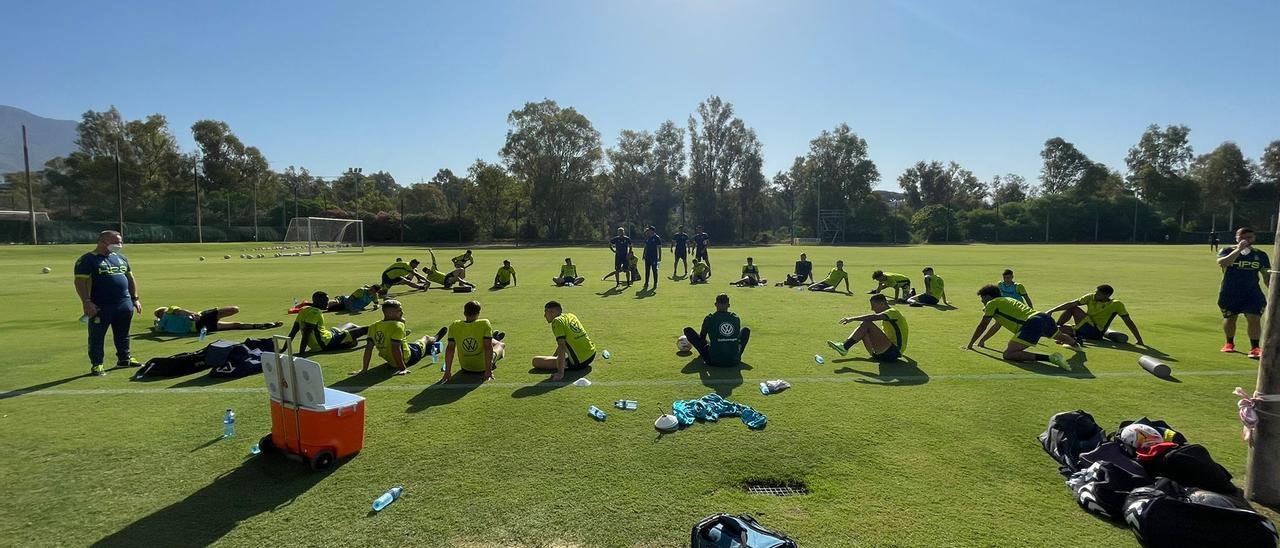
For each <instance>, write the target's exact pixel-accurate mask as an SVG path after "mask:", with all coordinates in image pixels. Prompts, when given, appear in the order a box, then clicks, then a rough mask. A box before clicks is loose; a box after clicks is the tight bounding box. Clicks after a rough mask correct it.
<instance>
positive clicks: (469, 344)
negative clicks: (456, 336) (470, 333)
mask: <svg viewBox="0 0 1280 548" xmlns="http://www.w3.org/2000/svg"><path fill="white" fill-rule="evenodd" d="M479 346H480V345H479V344H478V343H476V340H475V339H474V338H471V337H467V338H465V339H462V349H463V350H466V351H467V352H475V351H476V348H478V347H479Z"/></svg>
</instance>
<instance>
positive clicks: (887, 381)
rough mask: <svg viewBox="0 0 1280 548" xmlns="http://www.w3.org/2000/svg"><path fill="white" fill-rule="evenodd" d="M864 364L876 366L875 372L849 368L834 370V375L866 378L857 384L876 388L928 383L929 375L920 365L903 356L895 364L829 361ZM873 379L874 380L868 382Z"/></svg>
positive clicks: (858, 359) (873, 361)
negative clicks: (875, 386) (852, 375)
mask: <svg viewBox="0 0 1280 548" xmlns="http://www.w3.org/2000/svg"><path fill="white" fill-rule="evenodd" d="M850 361H855V362H866V363H868V364H875V365H876V366H878V369H877V371H876V372H874V373H873V372H871V371H861V370H858V369H854V368H852V367H849V366H845V367H842V368H840V369H836V370H835V372H836V373H856V374H859V375H862V376H864V377H867V378H866V379H858V380H857V382H859V383H862V384H874V385H877V386H916V385H921V384H924V383H927V382H929V374H928V373H925V372H924V370H923V369H920V365H919V364H917V363H916V361H915V360H913V359H911V358H909V357H906V356H903V357H902V358H900V359H899V360H898V361H895V362H882V361H879V360H876V359H873V358H846V359H839V360H831V362H832V363H845V362H850ZM868 379H875V380H868Z"/></svg>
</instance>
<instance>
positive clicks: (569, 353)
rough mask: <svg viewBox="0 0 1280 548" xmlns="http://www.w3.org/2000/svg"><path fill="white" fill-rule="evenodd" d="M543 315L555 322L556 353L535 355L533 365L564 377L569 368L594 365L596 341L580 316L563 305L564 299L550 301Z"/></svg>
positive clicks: (553, 375) (555, 375) (558, 377)
mask: <svg viewBox="0 0 1280 548" xmlns="http://www.w3.org/2000/svg"><path fill="white" fill-rule="evenodd" d="M542 317H543V318H545V319H546V320H547V323H549V324H551V334H552V335H554V336H555V338H556V352H555V355H554V356H534V357H533V367H534V368H535V369H542V370H545V371H555V373H554V374H552V375H551V380H553V381H558V380H560V379H563V378H564V371H565V370H566V369H582V368H584V367H587V366H589V365H591V360H594V359H595V358H596V345H595V343H593V342H591V337H589V336H587V330H586V328H585V327H582V322H580V321H578V317H577V316H574V315H573V314H569V313H567V312H565V311H564V309H563V308H561V307H560V303H558V302H555V301H551V302H548V303H547V305H546V306H545V307H543V310H542Z"/></svg>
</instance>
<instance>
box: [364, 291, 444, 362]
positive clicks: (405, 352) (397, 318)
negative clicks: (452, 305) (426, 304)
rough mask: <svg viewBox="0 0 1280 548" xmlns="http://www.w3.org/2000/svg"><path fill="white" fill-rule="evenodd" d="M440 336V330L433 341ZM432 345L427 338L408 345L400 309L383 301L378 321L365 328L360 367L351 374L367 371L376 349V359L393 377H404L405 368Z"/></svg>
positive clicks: (392, 303)
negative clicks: (383, 362) (380, 318)
mask: <svg viewBox="0 0 1280 548" xmlns="http://www.w3.org/2000/svg"><path fill="white" fill-rule="evenodd" d="M443 333H444V330H443V329H441V330H440V334H437V335H436V337H437V338H439V337H441V336H442V335H443ZM435 342H436V339H433V338H431V337H422V338H420V339H418V340H416V341H413V342H409V330H408V329H406V328H405V322H404V310H403V309H402V308H401V307H400V301H397V300H395V299H387V300H385V301H382V320H379V321H377V322H374V324H373V325H371V326H369V339H368V341H367V342H366V343H365V346H364V367H362V368H361V369H360V370H359V371H352V372H351V374H352V375H359V374H361V373H364V372H365V371H368V370H369V362H370V361H371V360H372V359H373V350H374V348H377V349H378V356H380V357H382V359H384V360H386V361H387V364H388V365H390V366H391V367H393V368H395V370H396V373H395V374H397V375H407V374H409V367H411V366H413V365H414V364H416V363H418V362H420V361H422V358H423V356H426V355H427V349H428V348H430V347H431V345H432V344H435Z"/></svg>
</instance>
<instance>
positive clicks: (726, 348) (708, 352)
mask: <svg viewBox="0 0 1280 548" xmlns="http://www.w3.org/2000/svg"><path fill="white" fill-rule="evenodd" d="M684 336H685V338H686V339H688V340H689V344H691V345H693V348H694V349H696V350H697V351H698V356H700V357H701V358H702V363H705V364H707V365H710V366H712V367H738V366H739V365H741V364H742V353H743V352H745V351H746V350H747V343H748V342H749V341H750V340H751V328H750V327H742V320H740V319H738V315H737V314H734V313H733V312H729V296H728V295H725V294H724V293H721V294H719V295H716V311H715V312H712V313H710V314H707V317H705V318H703V319H702V330H701V331H694V330H693V328H692V327H686V328H684Z"/></svg>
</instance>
